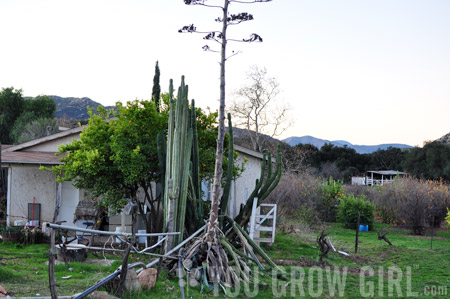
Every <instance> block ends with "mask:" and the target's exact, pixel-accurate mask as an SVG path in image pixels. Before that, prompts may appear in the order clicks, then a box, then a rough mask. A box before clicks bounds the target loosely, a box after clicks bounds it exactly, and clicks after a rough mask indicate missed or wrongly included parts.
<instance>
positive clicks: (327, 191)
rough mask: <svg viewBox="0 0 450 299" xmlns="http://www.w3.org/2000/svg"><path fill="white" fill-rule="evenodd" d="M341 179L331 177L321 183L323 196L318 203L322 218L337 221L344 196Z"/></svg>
mask: <svg viewBox="0 0 450 299" xmlns="http://www.w3.org/2000/svg"><path fill="white" fill-rule="evenodd" d="M342 185H343V183H342V182H341V181H336V180H333V178H331V177H330V178H329V180H328V181H325V182H324V183H322V184H320V185H319V188H320V191H321V198H320V200H319V201H318V202H317V204H316V210H317V211H318V213H319V215H320V218H321V220H323V221H332V222H335V221H336V215H337V211H338V206H339V203H340V200H342V199H343V198H344V188H343V186H342Z"/></svg>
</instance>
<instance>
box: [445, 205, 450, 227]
mask: <svg viewBox="0 0 450 299" xmlns="http://www.w3.org/2000/svg"><path fill="white" fill-rule="evenodd" d="M445 220H446V221H447V227H448V228H450V210H449V209H447V217H445Z"/></svg>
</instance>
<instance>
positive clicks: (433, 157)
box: [403, 141, 450, 181]
mask: <svg viewBox="0 0 450 299" xmlns="http://www.w3.org/2000/svg"><path fill="white" fill-rule="evenodd" d="M403 167H404V169H405V170H406V171H407V172H408V173H410V174H412V175H413V176H415V177H418V178H424V179H434V180H437V179H441V178H442V179H444V180H446V181H450V147H449V146H447V145H445V144H443V143H441V142H438V141H434V142H429V143H427V144H425V145H424V147H423V148H413V149H411V150H410V151H409V152H408V153H407V154H406V155H405V160H404V162H403Z"/></svg>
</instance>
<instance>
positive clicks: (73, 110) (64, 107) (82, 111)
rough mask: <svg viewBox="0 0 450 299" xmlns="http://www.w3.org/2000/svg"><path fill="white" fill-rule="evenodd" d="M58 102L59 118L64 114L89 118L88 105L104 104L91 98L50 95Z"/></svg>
mask: <svg viewBox="0 0 450 299" xmlns="http://www.w3.org/2000/svg"><path fill="white" fill-rule="evenodd" d="M49 97H50V98H52V99H53V101H55V103H56V113H55V116H56V117H57V118H63V117H64V116H66V117H70V118H74V119H78V120H82V119H88V118H89V115H88V113H87V106H89V107H91V108H97V107H98V106H103V105H102V104H100V103H98V102H96V101H94V100H91V99H90V98H86V97H84V98H72V97H69V98H63V97H59V96H49ZM105 108H106V109H111V108H114V107H113V106H106V107H105Z"/></svg>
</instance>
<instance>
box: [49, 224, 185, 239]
mask: <svg viewBox="0 0 450 299" xmlns="http://www.w3.org/2000/svg"><path fill="white" fill-rule="evenodd" d="M47 227H50V228H54V229H61V230H70V231H78V232H85V233H91V234H98V235H108V236H121V237H129V236H131V235H132V234H130V233H122V232H107V231H103V230H95V229H88V228H81V227H76V226H69V225H60V224H54V223H50V222H48V223H47ZM179 234H180V233H179V232H173V233H148V234H139V233H137V234H135V236H136V237H158V236H173V235H179Z"/></svg>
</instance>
